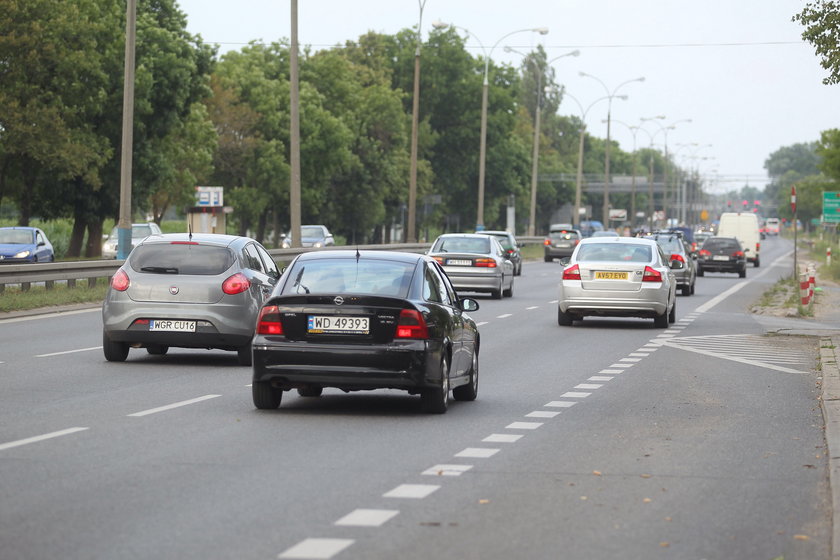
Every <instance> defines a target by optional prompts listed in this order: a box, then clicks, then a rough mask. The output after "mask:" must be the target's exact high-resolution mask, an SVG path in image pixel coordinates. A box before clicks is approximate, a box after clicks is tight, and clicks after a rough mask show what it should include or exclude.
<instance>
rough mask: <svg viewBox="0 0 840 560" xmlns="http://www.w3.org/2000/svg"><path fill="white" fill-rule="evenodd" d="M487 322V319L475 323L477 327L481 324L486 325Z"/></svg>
mask: <svg viewBox="0 0 840 560" xmlns="http://www.w3.org/2000/svg"><path fill="white" fill-rule="evenodd" d="M486 324H487V321H479V322H478V323H476V324H475V326H476V327H481V326H484V325H486Z"/></svg>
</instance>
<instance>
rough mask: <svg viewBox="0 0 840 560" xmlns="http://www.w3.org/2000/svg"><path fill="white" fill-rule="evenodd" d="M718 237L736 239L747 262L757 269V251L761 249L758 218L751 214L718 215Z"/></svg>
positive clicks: (731, 213) (758, 262) (727, 213)
mask: <svg viewBox="0 0 840 560" xmlns="http://www.w3.org/2000/svg"><path fill="white" fill-rule="evenodd" d="M716 235H717V236H718V237H737V238H738V241H740V242H741V246H742V247H743V248H744V254H745V255H746V257H747V261H749V262H751V263H753V266H754V267H756V268H758V266H759V265H760V264H761V261H760V260H759V256H758V253H759V250H760V249H761V232H760V231H759V229H758V216H756V215H755V214H753V213H751V212H724V213H723V214H721V215H720V224H719V225H718V229H717V234H716Z"/></svg>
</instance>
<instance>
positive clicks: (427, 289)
mask: <svg viewBox="0 0 840 560" xmlns="http://www.w3.org/2000/svg"><path fill="white" fill-rule="evenodd" d="M439 284H440V279H439V278H438V277H437V276H435V274H434V273H433V272H432V271H431V270H429V269H426V274H425V276H424V278H423V299H425V300H426V301H436V302H438V303H443V301H442V300H441V298H440V286H439Z"/></svg>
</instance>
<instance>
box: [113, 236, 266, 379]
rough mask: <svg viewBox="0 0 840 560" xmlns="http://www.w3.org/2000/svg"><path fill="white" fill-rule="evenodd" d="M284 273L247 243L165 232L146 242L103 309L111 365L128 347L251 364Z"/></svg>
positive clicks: (255, 244)
mask: <svg viewBox="0 0 840 560" xmlns="http://www.w3.org/2000/svg"><path fill="white" fill-rule="evenodd" d="M279 278H280V272H279V270H278V269H277V265H276V263H275V262H274V260H273V259H272V258H271V256H270V255H269V254H268V252H267V251H266V250H265V248H264V247H263V246H262V245H260V244H259V243H258V242H257V241H255V240H254V239H251V238H249V237H237V236H232V235H218V234H186V233H175V234H163V235H156V236H152V237H148V238H146V239H145V240H144V241H143V242H142V243H141V244H140V245H138V246H137V247H136V248H135V249H134V250H133V251H131V254H129V256H128V259H126V261H125V263H124V264H123V266H122V267H120V269H119V270H118V271H117V272H116V274H114V276H113V277H112V278H111V284H110V286H109V288H108V292H107V294H106V295H105V301H104V303H103V304H102V323H103V332H102V347H103V351H104V353H105V359H106V360H108V361H110V362H122V361H125V359H126V358H127V357H128V351H129V348H145V349H146V351H147V352H148V353H149V354H155V355H163V354H166V352H167V351H168V350H169V348H170V347H180V348H218V349H222V350H233V351H236V352H237V356H238V360H239V363H240V364H241V365H250V364H251V340H252V338H253V336H254V330H255V326H256V321H257V317H258V315H259V311H260V308H261V307H262V304H263V302H264V301H265V300H266V299H267V298H268V296H269V295H271V291H272V289H273V288H274V285H275V284H276V283H277V280H278V279H279Z"/></svg>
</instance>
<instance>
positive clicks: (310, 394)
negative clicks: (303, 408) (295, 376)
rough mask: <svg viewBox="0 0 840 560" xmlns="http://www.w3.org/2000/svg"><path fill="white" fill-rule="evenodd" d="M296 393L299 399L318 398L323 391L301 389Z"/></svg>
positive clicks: (316, 388)
mask: <svg viewBox="0 0 840 560" xmlns="http://www.w3.org/2000/svg"><path fill="white" fill-rule="evenodd" d="M297 392H298V395H300V396H301V397H320V396H321V393H323V392H324V389H323V387H301V388H300V389H298V390H297Z"/></svg>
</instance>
